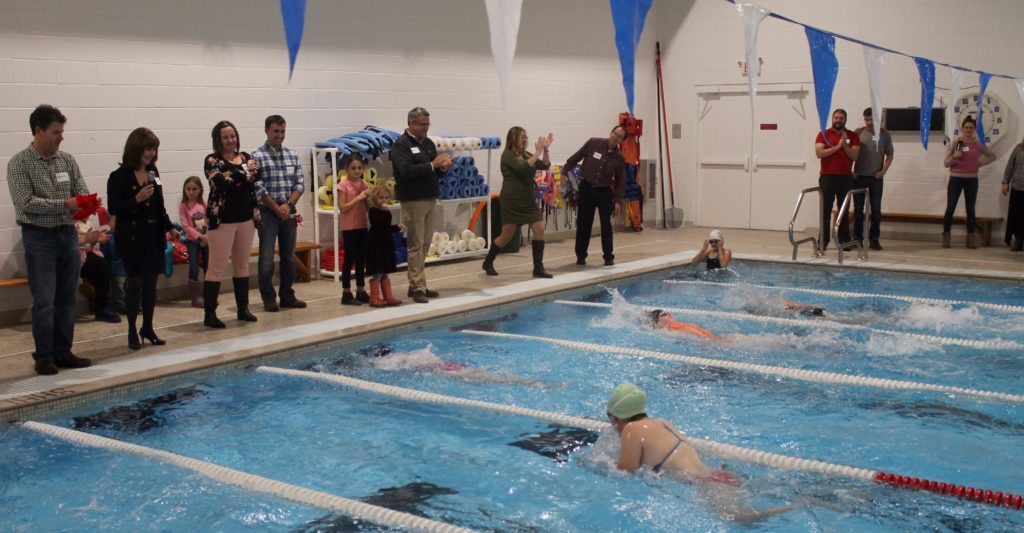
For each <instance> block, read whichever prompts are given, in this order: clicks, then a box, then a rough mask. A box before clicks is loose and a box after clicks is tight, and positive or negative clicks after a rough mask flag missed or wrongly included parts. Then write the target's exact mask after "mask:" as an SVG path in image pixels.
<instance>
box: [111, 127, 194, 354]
mask: <svg viewBox="0 0 1024 533" xmlns="http://www.w3.org/2000/svg"><path fill="white" fill-rule="evenodd" d="M159 147H160V139H158V138H157V136H156V135H155V134H154V133H153V132H152V131H150V130H149V129H148V128H136V129H135V131H133V132H131V134H130V135H128V140H127V141H126V142H125V145H124V154H123V156H122V159H121V166H120V167H118V169H117V170H115V171H113V172H111V173H110V178H109V179H107V203H108V204H109V207H110V214H112V215H115V216H116V217H117V224H116V225H115V226H114V237H115V243H116V246H117V253H118V255H120V256H121V261H122V262H123V263H124V269H125V273H126V274H127V276H128V277H127V280H126V281H125V299H124V300H125V311H126V313H127V315H128V347H129V348H131V349H132V350H138V349H139V348H141V347H142V343H141V342H140V337H141V339H144V340H147V341H149V342H150V343H151V344H154V345H161V344H165V343H166V342H165V341H164V340H163V339H161V338H160V337H157V336H156V331H154V329H153V311H154V309H155V308H156V280H157V276H159V275H160V273H162V272H163V271H164V265H165V263H164V250H165V249H166V247H167V238H166V234H167V232H168V231H170V232H172V233H173V234H174V238H175V239H177V238H178V231H177V230H176V229H174V226H173V225H172V224H171V219H170V218H168V217H167V211H166V210H165V209H164V194H163V185H162V184H161V183H160V172H159V171H157V169H156V159H157V149H158V148H159ZM140 300H141V302H142V329H140V330H138V331H136V329H135V319H136V318H137V317H138V314H139V302H140Z"/></svg>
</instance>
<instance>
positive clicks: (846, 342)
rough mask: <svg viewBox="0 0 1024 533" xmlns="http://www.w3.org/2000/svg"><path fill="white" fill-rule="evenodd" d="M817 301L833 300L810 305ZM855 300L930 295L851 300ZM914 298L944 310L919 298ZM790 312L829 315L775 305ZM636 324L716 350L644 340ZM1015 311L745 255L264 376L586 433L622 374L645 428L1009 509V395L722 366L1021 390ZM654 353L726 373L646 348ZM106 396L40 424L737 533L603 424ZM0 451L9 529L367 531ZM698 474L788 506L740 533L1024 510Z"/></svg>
mask: <svg viewBox="0 0 1024 533" xmlns="http://www.w3.org/2000/svg"><path fill="white" fill-rule="evenodd" d="M797 289H810V290H811V291H812V292H803V291H800V290H797ZM823 290H828V291H834V292H835V294H832V293H829V294H821V293H820V292H813V291H823ZM864 293H873V294H890V295H901V296H906V297H912V298H914V297H917V298H922V300H921V301H906V300H896V299H892V298H880V297H875V298H861V297H859V296H857V295H858V294H864ZM929 298H930V299H935V298H941V299H943V300H951V301H953V302H938V303H936V302H933V301H930V300H923V299H929ZM573 302H575V303H577V304H579V303H585V304H588V305H587V306H581V305H572V304H571V303H573ZM786 302H797V303H800V304H806V305H808V306H811V307H820V308H823V309H824V313H825V315H824V316H822V317H817V316H813V315H805V314H800V313H799V312H795V311H794V310H792V309H790V310H787V306H789V307H792V305H791V304H787V303H786ZM970 302H983V304H982V305H978V304H973V303H970ZM991 304H998V305H996V306H993V305H991ZM999 306H1002V307H1001V308H998V307H999ZM653 307H657V308H663V309H669V310H670V311H671V312H672V313H673V315H674V316H676V318H678V319H680V320H686V321H689V322H693V323H695V324H697V325H699V326H700V327H701V328H704V329H705V330H708V331H710V332H712V333H713V334H715V335H716V336H718V337H720V338H721V339H723V340H722V342H715V341H709V340H707V339H702V338H698V337H693V336H689V335H682V334H677V333H674V332H664V331H653V330H651V329H648V328H645V327H642V326H641V325H640V323H641V317H642V316H643V315H644V314H645V313H646V311H645V309H648V308H653ZM1018 307H1020V308H1021V309H1018ZM1021 311H1024V288H1022V287H1021V286H1020V284H1013V283H1002V282H996V281H978V280H970V279H953V278H943V277H930V276H911V275H903V274H879V273H870V272H864V271H856V270H847V269H829V268H805V267H793V266H789V265H776V264H767V263H753V262H739V263H737V264H736V265H735V266H734V268H733V269H732V271H731V272H729V273H725V274H723V275H719V276H711V277H708V276H702V275H694V272H693V271H691V270H688V269H680V270H674V271H666V272H660V273H657V274H656V275H647V276H643V277H641V278H636V279H631V280H627V281H622V282H617V283H615V284H614V286H608V287H593V288H589V289H585V290H577V291H573V292H570V293H566V294H562V295H559V296H558V297H557V298H553V299H552V301H548V302H544V303H540V304H535V305H530V306H525V307H512V308H503V309H500V310H496V311H495V312H494V313H492V314H490V315H481V316H478V317H474V318H473V319H471V320H469V321H466V322H462V323H453V324H448V325H445V326H439V327H430V328H426V329H422V330H420V329H406V330H405V331H403V332H398V333H394V334H387V335H379V336H377V337H376V338H374V339H372V340H371V341H368V342H361V343H357V344H353V343H344V344H339V345H338V346H336V347H332V348H329V349H324V350H320V351H306V350H304V351H302V352H301V353H297V354H291V355H283V356H281V357H278V358H275V359H273V360H270V361H269V362H265V363H264V364H266V365H269V366H274V367H283V368H292V369H301V370H307V371H312V372H319V373H331V374H342V375H346V376H351V377H355V378H359V379H363V380H369V381H373V382H377V383H382V384H387V385H394V386H399V387H404V388H409V389H416V390H420V391H429V392H433V393H439V394H445V395H451V396H457V397H461V398H468V399H472V400H480V401H486V402H493V403H498V404H506V405H516V406H522V407H529V408H532V409H538V410H542V411H547V412H553V413H562V414H567V415H574V416H577V417H586V418H592V419H595V420H603V417H604V409H605V401H606V399H607V396H608V394H609V392H610V391H611V389H612V388H613V387H614V386H615V385H617V384H618V383H620V382H623V381H630V382H633V383H636V384H637V385H639V386H641V387H643V388H644V389H646V390H647V393H648V397H649V409H648V411H649V413H650V414H651V415H652V416H657V417H663V418H666V419H668V420H671V421H673V422H674V423H675V424H676V425H677V426H678V427H679V428H680V429H681V430H682V431H684V432H686V433H687V434H689V435H692V436H694V437H700V438H703V439H709V440H713V441H718V442H724V443H729V444H735V445H739V446H743V447H747V448H752V449H757V450H763V451H766V452H772V453H777V454H784V455H789V456H796V457H801V458H812V459H818V460H821V461H826V462H829V463H836V464H840V465H848V466H853V467H858V468H865V469H869V470H884V471H894V472H897V473H901V474H907V475H913V476H916V477H923V478H928V479H936V480H942V481H948V482H952V483H957V484H963V485H972V486H979V487H985V488H991V489H994V490H1002V491H1009V492H1013V493H1017V494H1020V493H1024V476H1022V473H1024V458H1022V456H1021V454H1020V453H1019V446H1020V443H1021V439H1022V437H1024V411H1022V408H1021V405H1022V404H1021V403H1019V402H1017V401H1011V400H1001V399H996V398H993V397H984V396H979V395H974V394H964V393H951V392H936V391H926V390H901V389H893V388H881V387H872V386H859V385H847V384H842V383H836V382H829V381H813V380H805V379H796V378H790V377H787V376H786V375H773V374H770V373H768V374H766V373H763V372H757V371H747V370H744V369H743V368H735V367H730V366H729V364H734V363H750V364H751V365H761V366H760V367H756V368H761V367H772V368H785V369H797V370H814V371H821V372H827V373H831V374H830V375H832V374H836V375H856V376H869V377H876V378H887V379H893V380H901V381H909V382H914V383H925V384H933V385H939V386H945V387H961V388H968V389H974V390H976V391H994V392H998V393H1006V394H1009V395H1021V394H1024V388H1022V387H1021V385H1020V375H1021V373H1022V370H1024V358H1022V356H1021V353H1022V350H1021V349H1020V347H1021V346H1024V328H1022V327H1021V326H1020V324H1021V323H1022V322H1024V312H1021ZM474 332H484V333H488V334H490V335H483V334H478V333H474ZM494 334H509V335H519V336H528V337H529V338H524V337H508V336H494ZM554 341H574V342H585V343H590V344H592V345H599V346H602V347H612V349H610V350H607V351H601V350H596V349H579V348H578V347H572V346H566V345H562V344H554V343H553V342H554ZM615 347H619V348H623V349H626V348H628V349H632V350H634V354H622V353H614V352H615V350H614V348H615ZM638 353H639V354H641V355H636V354H638ZM656 353H661V354H675V355H679V356H693V357H699V358H703V359H714V360H718V361H725V362H727V363H728V364H725V365H723V366H715V365H695V364H688V363H685V362H680V361H667V360H663V359H657V358H652V357H649V356H647V355H648V354H656ZM105 403H106V404H105V405H96V404H87V405H82V406H81V407H79V408H77V409H75V411H74V412H71V413H61V414H57V415H54V417H53V418H51V419H48V420H45V421H46V422H48V423H51V424H53V425H56V426H60V427H66V428H75V429H77V430H80V431H83V432H87V433H89V434H93V435H99V436H104V437H109V438H112V439H117V440H119V441H124V442H129V443H134V444H138V445H142V446H146V447H150V448H154V449H159V450H165V451H169V452H173V453H176V454H180V455H182V456H187V457H189V458H193V459H198V460H201V461H207V462H210V463H214V464H217V465H221V466H224V467H229V468H233V469H237V470H240V471H244V472H248V473H251V474H255V475H258V476H263V477H266V478H270V479H273V480H279V481H282V482H286V483H290V484H293V485H298V486H301V487H307V488H311V489H315V490H317V491H322V492H325V493H330V494H333V495H337V496H342V497H345V498H350V499H353V500H358V501H361V502H365V503H370V504H374V505H379V506H383V507H387V508H390V509H395V510H398V511H402V512H406V513H410V514H412V515H417V516H423V517H428V518H430V519H433V520H436V521H439V522H444V523H447V524H453V525H457V526H460V527H464V528H469V529H475V530H489V531H522V530H525V531H694V530H696V531H709V530H714V531H741V530H747V529H750V528H748V527H744V526H739V525H736V524H734V523H732V522H730V521H729V520H728V519H726V518H724V517H722V516H719V515H718V514H716V513H714V512H713V511H712V510H711V509H710V508H709V505H708V502H707V501H705V500H704V499H703V498H702V496H701V495H700V494H699V491H698V490H696V489H695V488H694V487H693V486H692V485H687V484H681V483H678V482H674V481H670V480H666V479H661V478H658V477H657V476H654V475H651V474H649V473H648V474H644V473H641V474H639V475H624V474H621V473H619V472H617V471H615V468H614V459H615V458H616V457H617V455H616V453H617V438H615V437H614V432H609V431H604V432H599V431H590V430H585V429H580V428H577V427H568V426H565V425H558V424H552V423H550V422H545V421H541V420H538V419H536V418H531V417H527V416H519V415H513V414H503V413H497V412H494V411H488V410H482V409H473V408H465V407H451V406H441V405H434V404H429V403H422V402H414V401H408V400H402V399H396V398H394V397H392V396H388V395H383V394H375V393H369V392H362V391H358V390H354V389H351V388H348V387H342V386H338V385H335V384H331V383H326V382H322V381H319V380H316V379H308V378H303V377H295V376H285V375H274V374H267V373H264V372H257V371H254V368H246V369H237V370H223V371H218V372H215V373H209V374H204V375H202V376H201V377H200V378H189V377H183V378H182V379H180V380H178V381H177V382H176V383H174V384H173V385H171V386H169V387H166V388H165V389H164V390H159V391H152V392H147V393H144V394H138V395H136V396H135V397H131V398H124V399H123V400H122V401H118V402H110V401H107V402H105ZM0 441H2V446H0V454H2V460H0V468H2V471H0V482H2V485H0V502H2V504H3V508H4V509H5V511H6V512H5V513H4V514H3V516H0V526H2V527H3V529H5V530H31V531H37V530H96V529H104V530H132V531H138V530H147V531H148V530H160V531H243V530H245V531H248V530H252V529H259V530H272V531H356V530H378V529H382V528H380V527H378V526H375V525H372V524H368V523H366V522H365V521H355V520H353V519H351V518H347V517H346V516H344V515H343V514H340V513H337V512H332V511H328V510H325V509H322V508H318V507H315V506H309V505H303V504H298V503H292V502H291V501H288V500H287V499H284V498H279V497H275V496H272V495H268V494H264V493H258V492H253V491H249V490H246V489H244V488H240V487H237V486H232V485H229V484H222V483H219V482H217V481H214V480H211V479H209V478H207V477H205V476H202V475H200V474H197V473H195V472H192V471H189V470H185V469H181V468H178V467H176V466H171V465H167V464H164V463H161V462H158V461H154V460H151V459H146V458H144V457H139V456H137V455H131V454H126V453H119V452H114V451H108V450H102V449H96V448H91V447H81V446H76V445H72V444H68V443H66V442H64V441H62V440H60V439H55V438H52V437H48V436H44V435H41V434H39V433H36V432H34V431H30V430H28V429H26V428H24V427H22V426H20V425H17V424H12V425H8V426H7V427H4V428H2V429H0ZM705 459H706V462H708V463H709V464H712V465H718V464H722V463H726V464H727V466H728V468H729V469H731V470H732V471H733V472H734V473H735V474H736V475H737V476H739V477H740V478H742V479H743V483H744V489H743V492H744V497H745V499H746V502H747V504H749V505H751V506H755V507H767V506H773V505H783V504H795V505H796V506H797V508H795V509H794V510H792V511H790V512H788V513H786V514H783V515H780V516H776V517H773V518H770V519H768V520H766V521H764V522H761V523H759V524H757V525H755V526H753V528H754V529H757V530H764V531H879V530H893V531H898V530H902V531H906V530H937V531H962V530H968V531H1001V530H1014V529H1017V530H1019V529H1021V528H1024V513H1022V512H1021V511H1018V510H1012V509H1007V508H1005V507H997V506H991V505H984V504H980V503H975V502H969V501H965V500H961V499H956V498H951V497H947V496H940V495H934V494H930V493H927V492H922V491H911V490H905V489H898V488H894V487H889V486H885V485H881V484H878V483H876V482H872V481H862V480H854V479H850V478H849V477H845V476H842V475H829V474H821V473H815V472H804V471H787V470H777V469H774V468H769V467H765V466H758V465H754V464H749V463H746V462H743V461H737V460H723V459H721V458H716V457H714V456H705Z"/></svg>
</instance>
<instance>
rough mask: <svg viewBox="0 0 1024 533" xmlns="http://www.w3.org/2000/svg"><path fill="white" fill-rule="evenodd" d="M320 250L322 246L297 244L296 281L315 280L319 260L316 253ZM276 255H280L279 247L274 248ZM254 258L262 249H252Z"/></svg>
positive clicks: (312, 243)
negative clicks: (314, 273)
mask: <svg viewBox="0 0 1024 533" xmlns="http://www.w3.org/2000/svg"><path fill="white" fill-rule="evenodd" d="M319 249H320V245H319V244H317V243H315V242H310V241H299V242H297V243H295V281H301V282H304V283H308V282H309V281H312V279H313V265H315V264H316V263H315V261H316V260H317V259H318V258H317V257H316V255H315V254H316V251H317V250H319ZM274 253H275V254H278V255H280V254H279V253H278V249H277V246H275V247H274ZM251 255H252V256H253V257H257V256H259V255H260V248H259V247H258V246H256V247H254V248H253V249H252V254H251Z"/></svg>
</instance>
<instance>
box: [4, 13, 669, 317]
mask: <svg viewBox="0 0 1024 533" xmlns="http://www.w3.org/2000/svg"><path fill="white" fill-rule="evenodd" d="M657 9H660V7H656V8H655V9H654V10H652V16H651V18H650V19H649V21H652V22H650V23H649V25H648V27H649V30H648V31H647V32H646V36H645V38H644V41H643V42H642V43H641V51H640V52H639V53H638V56H639V57H640V58H641V59H640V60H638V67H637V75H636V76H637V90H636V94H637V97H636V103H637V107H636V111H637V114H638V116H640V117H643V118H647V119H648V122H649V123H650V124H651V126H652V127H653V125H654V121H653V120H652V119H653V118H654V96H653V95H654V87H653V79H654V77H653V55H654V54H653V49H654V44H653V43H654V40H655V34H656V30H657V25H656V24H654V22H653V21H654V20H656V16H657V15H656V11H657ZM0 12H2V13H3V14H4V16H3V17H2V18H0V168H4V169H6V166H7V162H8V160H9V159H10V157H11V155H13V154H14V153H16V152H17V151H19V150H21V149H23V148H25V147H26V146H27V145H28V144H29V142H30V141H31V135H30V132H29V128H28V115H29V113H30V112H31V111H32V109H33V108H34V107H35V106H36V105H38V104H40V103H49V104H52V105H55V106H57V107H59V108H60V109H61V110H62V111H63V112H64V114H65V115H66V116H67V117H68V123H67V125H66V134H65V141H64V143H63V145H62V149H63V150H65V151H68V152H70V153H72V154H74V155H75V157H76V158H77V160H78V162H79V164H80V166H81V169H82V172H83V173H84V175H85V177H86V181H87V183H88V186H89V189H90V190H91V191H95V192H102V193H104V195H105V191H106V179H107V176H108V174H109V173H110V172H111V171H112V170H114V169H115V168H116V166H117V164H118V161H119V160H120V157H121V152H122V150H123V147H124V141H125V139H126V138H127V136H128V133H129V132H130V131H131V130H132V129H134V128H136V127H138V126H146V127H149V128H151V129H152V130H154V131H155V132H156V133H157V135H158V136H159V137H160V139H161V146H160V157H159V162H158V166H159V168H160V171H161V174H162V176H163V181H164V183H165V190H166V197H167V198H166V200H167V204H168V206H169V207H172V208H173V207H176V205H177V203H178V202H179V201H180V195H181V186H182V183H183V181H184V179H185V178H186V177H188V176H190V175H199V174H201V172H202V159H203V156H204V155H205V154H207V153H208V152H210V151H211V139H210V129H211V128H212V126H213V125H214V124H215V123H216V122H217V121H219V120H221V119H228V120H231V121H232V122H233V123H235V125H236V126H238V129H239V135H240V137H241V144H242V148H243V149H245V150H252V149H254V148H256V147H258V146H259V145H260V144H262V142H263V141H264V133H263V120H264V118H265V117H266V116H267V115H269V114H274V113H277V114H281V115H283V116H284V117H285V118H286V119H287V121H288V131H287V139H286V144H287V145H288V146H290V147H293V148H295V149H296V150H298V151H299V153H300V155H302V156H303V161H304V164H305V165H306V166H307V168H306V172H307V176H309V175H310V172H309V170H310V169H309V164H310V159H309V156H308V154H309V153H310V148H311V147H312V145H313V144H314V143H315V142H316V141H318V140H322V139H326V138H329V137H333V136H337V135H340V134H343V133H346V132H349V131H353V130H358V129H361V128H363V127H364V126H366V125H368V124H374V125H378V126H381V127H386V128H389V129H393V130H397V131H401V130H402V129H403V128H404V126H405V117H406V113H407V111H408V110H409V109H410V108H412V107H414V106H423V107H426V108H427V109H428V110H430V111H431V113H432V117H431V118H432V122H433V126H432V129H431V134H435V135H496V136H501V137H502V138H504V135H505V133H506V132H507V130H508V128H509V127H510V126H512V125H521V126H523V127H525V128H526V129H527V130H528V131H529V133H530V134H531V135H532V136H539V135H541V134H542V133H543V134H546V133H547V132H548V131H553V132H554V133H555V138H556V140H555V144H554V146H553V153H552V157H553V160H554V162H556V163H559V162H564V160H565V158H566V157H568V156H569V155H570V154H571V153H572V152H573V151H575V150H576V149H577V148H578V147H579V146H580V145H581V144H582V143H583V142H584V141H585V140H586V139H587V138H589V137H591V136H598V135H605V134H606V133H607V132H608V130H609V129H610V127H611V125H612V124H613V123H614V121H615V120H616V119H617V116H618V113H619V112H620V111H624V110H625V108H626V105H625V98H624V94H623V89H622V84H621V77H620V71H619V64H618V56H617V54H616V51H615V46H614V41H613V28H612V25H611V20H610V14H609V11H608V5H607V3H600V2H591V1H588V0H566V1H559V2H554V3H549V2H546V1H543V0H527V1H526V2H524V5H523V13H522V25H521V28H520V35H519V45H518V51H517V55H516V59H515V63H514V65H513V68H512V79H511V81H510V84H509V87H508V101H507V107H505V108H504V109H503V108H502V107H501V102H500V97H499V94H498V82H497V76H496V70H495V66H494V63H493V60H492V57H491V52H490V32H489V29H488V23H487V16H486V10H485V7H484V3H483V2H481V1H479V0H448V1H446V2H419V1H415V0H394V1H386V2H360V1H336V2H335V1H332V2H310V3H309V5H308V8H307V14H306V29H305V37H304V40H303V46H302V50H301V52H300V54H299V58H298V63H297V65H296V69H295V73H294V76H293V78H292V79H291V81H290V82H289V80H288V54H287V50H286V47H285V44H284V35H283V29H282V25H281V18H280V8H279V4H278V2H277V1H275V0H210V1H203V2H200V1H195V0H183V1H176V2H157V1H155V0H88V1H83V2H62V1H58V0H39V1H36V2H21V1H16V0H0ZM651 131H653V130H651ZM649 138H650V139H651V140H650V141H646V140H645V144H644V149H645V150H647V153H652V152H651V150H653V149H656V139H655V138H654V136H653V135H650V136H649ZM652 147H655V148H652ZM2 178H3V180H4V183H0V277H12V276H23V275H24V274H25V265H24V257H23V255H24V254H23V250H22V249H21V235H20V229H19V228H18V227H17V225H16V224H15V222H14V211H13V208H12V207H11V199H10V194H9V190H8V187H7V184H6V171H5V172H4V174H3V176H2ZM491 183H492V187H493V188H495V190H497V189H498V188H499V187H500V174H499V173H498V166H497V161H496V160H495V163H494V166H493V168H492V175H491ZM314 189H315V187H314V186H313V184H312V183H307V195H306V196H304V198H303V203H302V206H303V207H302V212H303V214H304V216H305V217H306V219H307V220H308V221H311V217H312V216H313V215H312V199H311V197H312V195H311V194H309V192H310V191H311V190H314ZM170 214H171V218H172V219H176V218H177V217H176V212H171V213H170ZM311 228H312V224H311V223H307V224H306V228H305V229H304V230H303V235H301V237H300V238H303V239H311V238H312V229H311ZM179 277H180V276H176V277H175V278H173V279H172V281H171V283H175V282H176V283H181V280H179V279H178V278H179ZM167 283H168V282H167V281H162V282H161V284H162V286H164V288H166V284H167ZM8 290H9V291H10V296H11V297H6V296H5V298H4V299H3V300H2V302H0V312H4V311H10V310H17V309H21V310H24V309H27V307H28V306H29V299H28V291H27V290H23V289H8ZM24 316H27V314H26V315H24Z"/></svg>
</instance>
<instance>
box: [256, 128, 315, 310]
mask: <svg viewBox="0 0 1024 533" xmlns="http://www.w3.org/2000/svg"><path fill="white" fill-rule="evenodd" d="M263 131H264V132H266V134H267V142H265V143H264V144H263V146H260V147H259V148H257V149H256V150H255V151H254V152H253V153H252V158H253V159H254V160H255V161H256V164H257V165H259V169H260V174H259V175H260V181H257V182H256V197H257V198H258V199H259V201H260V225H259V235H260V259H259V280H260V296H261V297H262V298H263V309H264V310H266V311H270V312H277V311H279V310H280V308H281V307H294V308H303V307H306V302H303V301H302V300H299V299H298V298H296V297H295V291H294V290H293V289H292V284H293V283H294V282H295V242H296V239H297V237H298V224H297V223H296V220H295V216H296V210H295V203H296V202H298V201H299V197H300V196H302V193H303V192H304V191H305V190H306V187H305V184H304V181H305V178H304V176H303V175H302V165H300V164H299V155H298V154H296V153H295V150H292V149H290V148H285V147H284V146H283V144H284V134H285V121H284V117H282V116H281V115H270V116H269V117H267V119H266V120H265V121H264V130H263ZM274 244H277V248H278V255H279V256H280V258H281V272H280V274H281V290H280V291H278V294H279V295H280V297H281V305H280V306H278V304H277V296H278V294H275V293H274Z"/></svg>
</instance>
